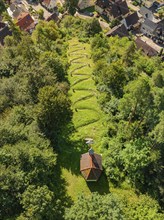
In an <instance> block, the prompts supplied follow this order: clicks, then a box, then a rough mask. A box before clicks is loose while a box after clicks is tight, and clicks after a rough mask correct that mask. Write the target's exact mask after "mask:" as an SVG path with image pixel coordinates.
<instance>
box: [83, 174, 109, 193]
mask: <svg viewBox="0 0 164 220" xmlns="http://www.w3.org/2000/svg"><path fill="white" fill-rule="evenodd" d="M87 185H88V188H89V189H90V191H91V192H98V193H99V194H101V195H103V194H106V193H109V192H110V190H109V182H108V180H107V177H106V175H105V173H102V175H101V177H100V179H99V180H98V181H97V182H87Z"/></svg>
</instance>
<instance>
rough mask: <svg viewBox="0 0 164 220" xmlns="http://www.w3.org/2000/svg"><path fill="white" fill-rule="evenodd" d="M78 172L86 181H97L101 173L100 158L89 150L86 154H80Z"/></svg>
mask: <svg viewBox="0 0 164 220" xmlns="http://www.w3.org/2000/svg"><path fill="white" fill-rule="evenodd" d="M80 171H81V174H82V175H83V177H84V179H85V180H86V181H97V180H98V179H99V177H100V176H101V173H102V157H101V155H99V154H96V153H94V151H93V149H92V148H90V149H89V152H88V153H85V154H82V155H81V159H80Z"/></svg>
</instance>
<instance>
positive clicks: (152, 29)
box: [141, 19, 164, 42]
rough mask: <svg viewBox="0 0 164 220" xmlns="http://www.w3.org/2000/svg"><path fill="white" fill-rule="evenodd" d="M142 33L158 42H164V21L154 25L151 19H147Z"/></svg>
mask: <svg viewBox="0 0 164 220" xmlns="http://www.w3.org/2000/svg"><path fill="white" fill-rule="evenodd" d="M141 32H142V33H143V34H145V35H146V36H148V37H151V38H152V39H154V40H157V41H161V42H163V41H164V21H163V20H162V21H159V22H158V23H154V22H153V21H151V20H149V19H145V21H144V22H143V23H142V25H141Z"/></svg>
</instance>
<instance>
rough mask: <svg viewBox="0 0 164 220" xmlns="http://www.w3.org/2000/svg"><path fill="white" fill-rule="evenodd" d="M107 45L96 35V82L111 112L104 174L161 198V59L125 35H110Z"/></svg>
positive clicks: (106, 111) (94, 45)
mask: <svg viewBox="0 0 164 220" xmlns="http://www.w3.org/2000/svg"><path fill="white" fill-rule="evenodd" d="M104 42H105V43H104ZM105 45H106V41H105V40H102V39H101V40H100V39H99V37H98V36H95V37H94V39H93V41H92V53H93V55H92V57H93V59H94V61H95V70H94V75H95V82H96V84H97V88H98V90H99V91H100V93H101V94H100V98H99V102H100V104H101V106H102V109H103V110H104V112H105V113H106V114H107V115H108V121H107V128H108V132H107V134H106V136H107V137H108V138H107V137H105V138H106V141H105V149H104V150H105V156H104V158H105V159H104V167H105V171H106V174H107V176H108V178H109V179H110V180H111V181H112V182H113V183H114V184H116V185H120V184H121V183H122V182H123V181H125V180H128V181H129V182H130V183H131V184H132V185H133V186H135V187H136V188H138V189H139V190H141V191H142V192H145V191H148V192H149V193H151V194H152V195H153V196H154V197H155V198H158V199H159V200H160V201H161V198H162V195H163V191H162V190H161V185H162V173H161V164H162V158H163V150H162V144H163V138H162V137H163V129H162V126H163V123H162V118H163V116H162V115H163V114H162V111H163V106H164V103H163V101H162V100H163V64H162V62H161V60H160V59H159V57H154V58H149V57H147V56H144V55H143V54H141V53H140V52H138V51H137V50H136V46H135V44H134V42H133V41H130V40H128V39H127V38H122V39H118V38H117V37H111V38H109V39H108V42H107V46H108V48H109V49H108V51H107V50H106V51H105V50H104V49H105V47H107V46H105ZM104 51H105V52H104ZM103 146H104V143H102V147H103ZM155 183H156V184H155ZM149 187H150V188H151V191H150V190H149V189H148V188H149Z"/></svg>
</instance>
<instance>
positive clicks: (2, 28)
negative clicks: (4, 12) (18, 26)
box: [0, 22, 12, 45]
mask: <svg viewBox="0 0 164 220" xmlns="http://www.w3.org/2000/svg"><path fill="white" fill-rule="evenodd" d="M8 35H9V36H11V35H12V32H11V31H10V30H9V27H8V26H7V24H5V23H3V22H0V44H2V45H3V44H4V39H5V37H6V36H8Z"/></svg>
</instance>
